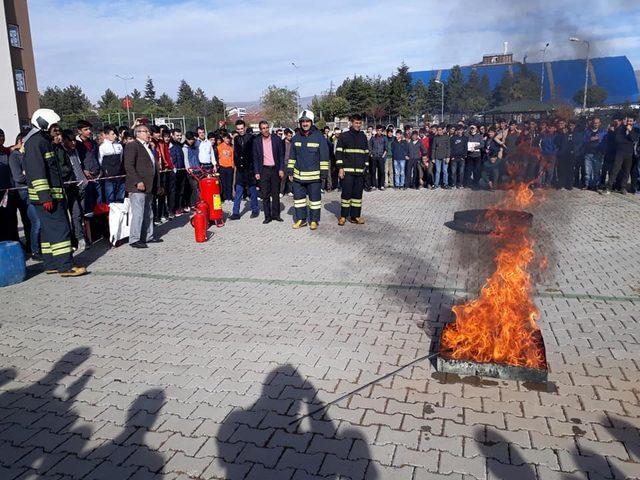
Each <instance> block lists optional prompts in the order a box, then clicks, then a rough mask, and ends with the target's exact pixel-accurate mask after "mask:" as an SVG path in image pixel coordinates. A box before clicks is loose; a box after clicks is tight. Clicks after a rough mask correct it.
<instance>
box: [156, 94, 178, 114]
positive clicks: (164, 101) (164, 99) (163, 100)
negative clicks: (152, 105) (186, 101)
mask: <svg viewBox="0 0 640 480" xmlns="http://www.w3.org/2000/svg"><path fill="white" fill-rule="evenodd" d="M156 105H157V106H158V109H159V110H160V111H162V112H172V111H173V109H174V108H175V103H174V102H173V99H172V98H171V97H170V96H169V95H167V94H166V93H163V94H162V95H160V97H159V98H158V101H157V102H156Z"/></svg>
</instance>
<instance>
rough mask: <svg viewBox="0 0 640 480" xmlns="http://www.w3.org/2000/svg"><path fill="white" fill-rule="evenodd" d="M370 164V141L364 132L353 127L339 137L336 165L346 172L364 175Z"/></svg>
mask: <svg viewBox="0 0 640 480" xmlns="http://www.w3.org/2000/svg"><path fill="white" fill-rule="evenodd" d="M368 166H369V141H368V140H367V136H366V135H365V133H364V132H356V131H355V130H353V129H352V128H350V129H349V130H347V131H346V132H344V133H341V134H340V136H339V137H338V143H337V145H336V167H337V168H342V169H343V170H344V172H345V173H351V174H353V175H364V170H365V168H367V167H368Z"/></svg>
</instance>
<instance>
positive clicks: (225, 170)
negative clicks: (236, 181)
mask: <svg viewBox="0 0 640 480" xmlns="http://www.w3.org/2000/svg"><path fill="white" fill-rule="evenodd" d="M216 149H217V150H218V172H219V173H220V184H221V189H222V192H221V193H222V201H223V202H230V201H231V200H233V145H231V135H229V134H228V133H225V134H224V135H222V143H221V144H219V145H218V146H217V147H216Z"/></svg>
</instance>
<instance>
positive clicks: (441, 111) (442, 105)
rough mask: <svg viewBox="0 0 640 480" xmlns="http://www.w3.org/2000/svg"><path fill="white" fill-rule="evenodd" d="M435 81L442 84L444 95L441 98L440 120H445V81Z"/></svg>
mask: <svg viewBox="0 0 640 480" xmlns="http://www.w3.org/2000/svg"><path fill="white" fill-rule="evenodd" d="M435 82H436V83H439V84H440V87H441V90H442V92H441V93H442V95H441V98H440V122H444V83H442V82H441V81H440V80H435Z"/></svg>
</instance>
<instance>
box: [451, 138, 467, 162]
mask: <svg viewBox="0 0 640 480" xmlns="http://www.w3.org/2000/svg"><path fill="white" fill-rule="evenodd" d="M468 144H469V139H468V138H467V137H465V136H464V135H461V136H459V135H454V136H453V137H451V157H452V158H464V157H466V156H467V146H468Z"/></svg>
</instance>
